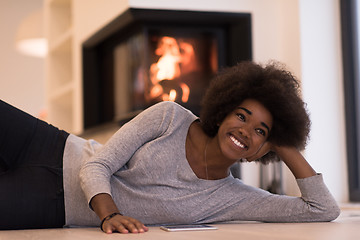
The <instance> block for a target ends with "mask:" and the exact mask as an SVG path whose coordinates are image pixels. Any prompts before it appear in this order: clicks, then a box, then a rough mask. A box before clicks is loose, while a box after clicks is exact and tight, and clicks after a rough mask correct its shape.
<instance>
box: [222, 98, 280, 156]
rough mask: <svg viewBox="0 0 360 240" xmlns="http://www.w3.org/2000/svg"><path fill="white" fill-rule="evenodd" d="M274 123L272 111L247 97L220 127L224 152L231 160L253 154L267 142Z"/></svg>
mask: <svg viewBox="0 0 360 240" xmlns="http://www.w3.org/2000/svg"><path fill="white" fill-rule="evenodd" d="M272 123H273V119H272V115H271V113H270V112H269V111H268V110H267V109H266V108H265V107H264V106H263V105H262V104H261V103H260V102H258V101H256V100H253V99H246V100H245V101H243V102H242V103H241V104H240V105H239V106H238V107H237V108H236V109H235V110H234V111H232V112H231V113H230V114H229V115H228V116H227V117H226V118H225V119H224V121H223V122H222V123H221V125H220V127H219V131H218V134H217V138H218V142H219V146H220V150H221V152H222V154H223V155H224V156H225V157H226V158H228V159H230V160H238V159H241V158H248V157H251V156H253V155H254V154H255V153H257V152H258V150H259V149H260V148H261V147H262V145H263V144H264V143H265V142H266V140H267V138H268V136H269V134H270V130H271V128H272Z"/></svg>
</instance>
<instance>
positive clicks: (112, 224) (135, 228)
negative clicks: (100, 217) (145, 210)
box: [102, 215, 149, 233]
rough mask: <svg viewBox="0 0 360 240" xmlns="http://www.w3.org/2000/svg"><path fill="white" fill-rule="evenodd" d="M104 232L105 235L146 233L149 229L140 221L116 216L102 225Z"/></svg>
mask: <svg viewBox="0 0 360 240" xmlns="http://www.w3.org/2000/svg"><path fill="white" fill-rule="evenodd" d="M102 230H103V231H104V232H105V233H113V232H119V233H144V232H147V231H148V230H149V229H148V228H147V227H146V226H145V225H144V224H143V223H141V222H140V221H138V220H136V219H134V218H131V217H127V216H122V215H116V216H114V217H112V218H110V219H109V220H105V221H104V222H103V224H102Z"/></svg>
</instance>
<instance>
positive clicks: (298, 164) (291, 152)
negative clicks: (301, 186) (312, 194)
mask: <svg viewBox="0 0 360 240" xmlns="http://www.w3.org/2000/svg"><path fill="white" fill-rule="evenodd" d="M274 151H275V152H276V154H277V155H278V156H279V157H280V159H281V160H282V161H283V162H284V163H285V164H286V166H287V167H288V168H289V169H290V171H291V172H292V173H293V175H294V176H295V178H297V179H300V178H307V177H311V176H314V175H316V172H315V170H314V169H313V168H312V167H311V166H310V164H309V163H308V162H307V161H306V159H305V158H304V157H303V155H302V154H301V153H300V151H299V150H297V149H296V148H295V147H283V146H276V147H275V148H274Z"/></svg>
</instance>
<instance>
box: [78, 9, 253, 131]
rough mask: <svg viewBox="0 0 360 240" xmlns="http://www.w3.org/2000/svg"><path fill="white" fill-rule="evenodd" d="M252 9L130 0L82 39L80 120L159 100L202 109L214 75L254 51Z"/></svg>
mask: <svg viewBox="0 0 360 240" xmlns="http://www.w3.org/2000/svg"><path fill="white" fill-rule="evenodd" d="M251 49H252V44H251V15H250V14H249V13H228V12H226V13H223V12H200V11H199V12H197V11H175V10H152V9H134V8H130V9H128V10H127V11H126V12H124V13H123V14H121V15H120V16H119V17H118V18H117V19H115V20H113V21H112V22H111V23H109V24H108V25H107V26H105V27H104V28H103V29H102V30H100V31H99V32H98V33H96V34H95V35H93V36H92V37H91V38H89V39H88V40H87V41H86V42H84V44H83V89H84V92H83V96H84V99H83V100H84V127H85V129H89V128H92V127H95V126H99V125H102V124H104V123H107V122H114V121H117V122H119V123H120V124H123V123H124V122H126V121H128V120H129V119H131V118H132V117H134V116H135V115H136V114H137V113H138V112H140V111H142V110H143V109H145V108H147V107H149V106H150V105H152V104H154V103H157V102H159V101H175V102H178V103H179V104H181V105H183V106H185V107H186V108H188V109H190V110H191V111H193V112H194V113H195V114H199V112H200V100H201V98H202V96H203V94H204V92H205V90H206V88H207V86H208V84H209V81H210V79H211V77H212V76H213V75H214V74H215V73H216V72H217V71H218V70H219V69H221V68H222V67H225V66H232V65H234V64H236V63H237V62H239V61H243V60H251V59H252V50H251Z"/></svg>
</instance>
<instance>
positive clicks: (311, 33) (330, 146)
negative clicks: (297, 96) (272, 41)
mask: <svg viewBox="0 0 360 240" xmlns="http://www.w3.org/2000/svg"><path fill="white" fill-rule="evenodd" d="M300 26H301V56H302V58H301V64H302V75H301V78H302V81H303V89H304V90H303V93H304V99H305V101H306V102H307V103H308V107H309V110H310V114H311V120H312V132H311V141H310V144H309V145H308V147H307V150H306V156H307V158H308V160H309V161H310V163H311V165H312V166H313V167H314V168H315V169H316V170H317V171H318V172H322V173H324V178H325V182H326V183H327V185H328V187H329V189H330V191H331V192H332V193H333V194H334V196H335V198H336V199H337V200H338V201H340V202H346V201H347V200H348V185H347V170H346V167H347V162H346V161H347V160H346V145H345V123H344V101H343V97H344V94H343V83H342V81H343V76H342V59H341V39H340V9H339V1H338V0H317V1H313V0H301V1H300Z"/></svg>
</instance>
